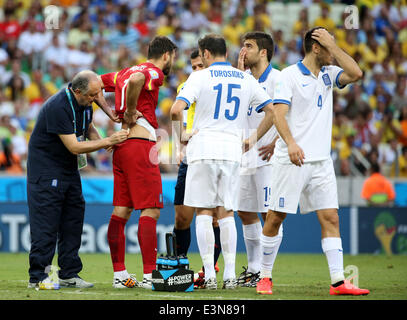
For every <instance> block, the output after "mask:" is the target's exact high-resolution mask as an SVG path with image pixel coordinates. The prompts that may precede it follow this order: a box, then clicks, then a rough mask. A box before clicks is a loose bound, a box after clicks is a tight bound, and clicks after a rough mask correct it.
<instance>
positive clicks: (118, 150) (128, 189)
mask: <svg viewBox="0 0 407 320" xmlns="http://www.w3.org/2000/svg"><path fill="white" fill-rule="evenodd" d="M113 176H114V187H113V205H114V206H121V207H129V208H134V209H135V210H142V209H146V208H163V195H162V184H161V174H160V168H159V166H158V150H157V148H156V143H155V142H154V141H150V140H147V139H142V138H129V139H127V140H126V141H125V142H123V143H121V144H118V145H116V146H115V148H114V153H113Z"/></svg>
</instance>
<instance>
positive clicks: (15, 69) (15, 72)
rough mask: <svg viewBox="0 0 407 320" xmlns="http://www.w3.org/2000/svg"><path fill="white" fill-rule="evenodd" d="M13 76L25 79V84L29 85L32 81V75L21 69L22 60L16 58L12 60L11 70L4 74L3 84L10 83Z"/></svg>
mask: <svg viewBox="0 0 407 320" xmlns="http://www.w3.org/2000/svg"><path fill="white" fill-rule="evenodd" d="M12 77H19V78H21V79H22V80H23V82H24V86H25V87H26V86H28V85H29V84H30V82H31V80H30V76H29V75H28V74H27V73H26V72H24V71H22V70H21V60H19V59H14V60H12V61H11V70H10V71H7V72H6V73H5V74H3V75H2V77H1V81H2V84H3V85H5V84H8V83H9V82H10V80H11V78H12Z"/></svg>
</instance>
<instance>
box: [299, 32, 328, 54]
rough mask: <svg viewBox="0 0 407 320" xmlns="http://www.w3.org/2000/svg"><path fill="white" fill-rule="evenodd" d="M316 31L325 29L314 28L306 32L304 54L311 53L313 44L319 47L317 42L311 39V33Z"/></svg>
mask: <svg viewBox="0 0 407 320" xmlns="http://www.w3.org/2000/svg"><path fill="white" fill-rule="evenodd" d="M318 29H325V28H323V27H315V28H312V29H310V30H308V31H307V32H306V33H305V36H304V52H305V54H307V53H310V52H311V51H312V45H313V44H314V43H318V44H319V45H320V46H321V44H320V43H319V42H318V41H317V40H315V39H313V38H312V33H313V32H314V31H315V30H318ZM321 47H322V46H321Z"/></svg>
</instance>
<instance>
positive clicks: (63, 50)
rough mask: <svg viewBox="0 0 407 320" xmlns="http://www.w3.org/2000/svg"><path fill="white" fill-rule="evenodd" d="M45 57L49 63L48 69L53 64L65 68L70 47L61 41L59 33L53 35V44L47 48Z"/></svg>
mask: <svg viewBox="0 0 407 320" xmlns="http://www.w3.org/2000/svg"><path fill="white" fill-rule="evenodd" d="M44 59H45V61H46V64H47V65H48V70H47V71H49V69H50V66H51V65H56V66H58V67H60V68H64V67H65V66H66V64H67V61H68V48H67V47H66V46H65V45H64V44H61V43H60V38H59V35H58V33H54V34H53V35H52V40H51V44H50V45H49V46H48V47H47V49H45V52H44Z"/></svg>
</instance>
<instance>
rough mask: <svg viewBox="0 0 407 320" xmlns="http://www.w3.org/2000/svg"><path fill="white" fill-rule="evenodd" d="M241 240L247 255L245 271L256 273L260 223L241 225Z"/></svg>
mask: <svg viewBox="0 0 407 320" xmlns="http://www.w3.org/2000/svg"><path fill="white" fill-rule="evenodd" d="M242 227H243V238H244V243H245V245H246V253H247V266H248V267H247V271H248V272H252V273H257V272H259V271H260V262H261V253H262V251H261V245H260V237H261V234H262V230H263V227H262V226H261V222H260V221H258V222H256V223H253V224H247V225H243V226H242Z"/></svg>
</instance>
